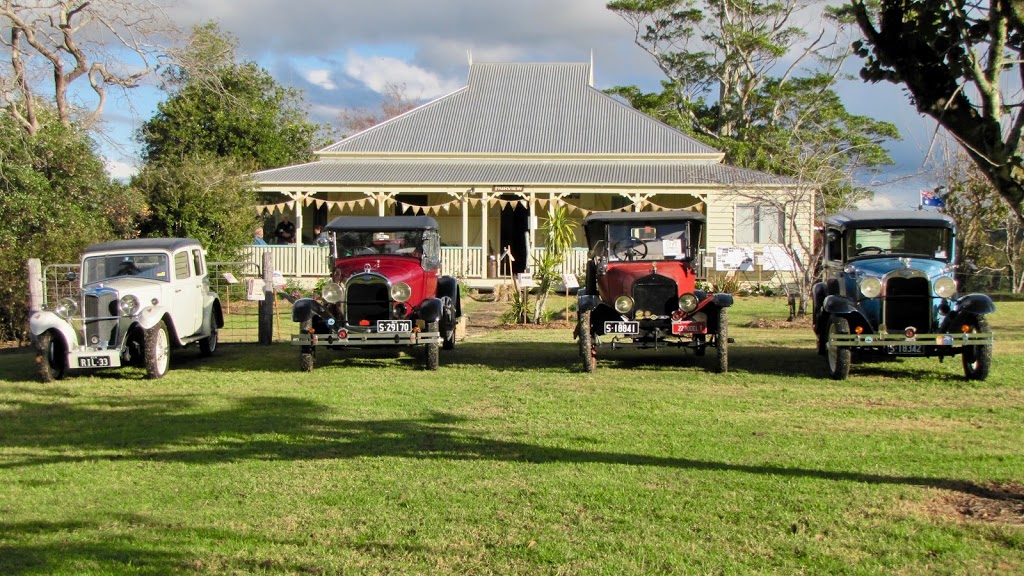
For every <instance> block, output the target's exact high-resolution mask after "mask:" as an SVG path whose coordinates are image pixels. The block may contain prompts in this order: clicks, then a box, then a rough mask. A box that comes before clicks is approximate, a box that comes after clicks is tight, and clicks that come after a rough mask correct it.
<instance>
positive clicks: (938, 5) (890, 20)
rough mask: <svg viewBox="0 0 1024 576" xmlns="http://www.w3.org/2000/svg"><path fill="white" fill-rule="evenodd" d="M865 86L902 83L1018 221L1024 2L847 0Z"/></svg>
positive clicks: (1023, 192) (1023, 204) (1023, 180)
mask: <svg viewBox="0 0 1024 576" xmlns="http://www.w3.org/2000/svg"><path fill="white" fill-rule="evenodd" d="M846 9H847V10H848V11H849V13H850V14H852V16H853V17H854V18H855V19H856V22H857V25H858V26H859V28H860V30H861V32H862V33H863V34H864V38H863V39H862V40H860V41H858V42H855V43H854V47H855V49H856V51H857V54H858V55H859V56H861V57H863V58H864V59H865V61H864V66H863V68H862V69H861V77H862V78H864V79H865V80H867V81H868V82H880V81H886V82H892V83H894V84H902V85H904V86H906V88H907V90H908V91H909V92H910V95H911V99H912V101H913V103H914V104H915V105H916V106H917V110H918V111H919V112H921V113H922V114H927V115H928V116H931V117H932V118H934V119H935V120H936V121H937V122H938V123H939V125H940V126H942V127H943V128H945V129H946V130H947V131H948V132H949V133H950V134H952V135H953V136H954V137H955V138H956V139H957V140H958V141H959V142H960V144H961V145H962V146H963V148H964V150H965V151H966V152H967V154H968V156H970V158H971V160H973V161H974V162H975V163H976V164H977V165H978V168H979V169H980V170H981V171H982V172H983V173H984V174H985V176H986V177H987V178H988V179H989V181H991V182H992V184H993V186H994V187H995V190H996V192H997V193H998V194H999V195H1000V196H1002V197H1003V198H1004V199H1005V200H1006V201H1007V203H1008V204H1009V205H1010V209H1011V210H1012V211H1013V212H1014V214H1016V216H1017V218H1018V219H1021V220H1024V156H1022V155H1021V149H1020V146H1021V134H1022V130H1024V114H1022V113H1021V112H1022V110H1021V109H1022V107H1024V91H1022V83H1024V66H1022V59H1024V22H1022V11H1024V3H1022V2H1020V0H988V1H984V2H982V1H976V0H972V1H968V0H942V1H935V0H868V1H865V0H851V2H850V3H849V5H848V6H847V7H846Z"/></svg>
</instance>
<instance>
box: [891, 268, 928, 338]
mask: <svg viewBox="0 0 1024 576" xmlns="http://www.w3.org/2000/svg"><path fill="white" fill-rule="evenodd" d="M931 317H932V297H931V285H930V284H929V282H928V279H927V278H901V277H899V276H896V277H893V278H890V279H889V280H888V281H887V282H886V284H885V319H884V321H885V326H886V328H888V329H889V330H890V331H902V330H903V329H904V328H907V327H908V326H913V327H915V328H917V330H918V331H919V332H927V331H929V330H930V329H931Z"/></svg>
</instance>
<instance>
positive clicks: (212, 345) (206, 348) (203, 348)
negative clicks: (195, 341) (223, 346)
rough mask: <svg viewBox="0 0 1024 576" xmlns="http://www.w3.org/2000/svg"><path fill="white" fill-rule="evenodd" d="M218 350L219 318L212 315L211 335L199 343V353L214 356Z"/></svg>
mask: <svg viewBox="0 0 1024 576" xmlns="http://www.w3.org/2000/svg"><path fill="white" fill-rule="evenodd" d="M216 350H217V318H216V317H215V316H214V315H213V314H210V335H209V336H207V337H206V338H203V339H202V340H200V341H199V353H200V354H202V355H203V356H212V355H213V353H214V352H215V351H216Z"/></svg>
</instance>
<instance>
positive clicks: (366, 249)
mask: <svg viewBox="0 0 1024 576" xmlns="http://www.w3.org/2000/svg"><path fill="white" fill-rule="evenodd" d="M337 238H338V256H339V257H340V258H345V257H348V256H374V255H388V256H413V257H415V258H419V257H420V256H421V255H422V254H423V230H396V231H389V232H364V231H341V232H338V234H337Z"/></svg>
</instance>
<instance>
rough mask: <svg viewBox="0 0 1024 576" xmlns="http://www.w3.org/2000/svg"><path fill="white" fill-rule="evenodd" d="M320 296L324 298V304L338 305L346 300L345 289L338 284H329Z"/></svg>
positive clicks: (321, 291)
mask: <svg viewBox="0 0 1024 576" xmlns="http://www.w3.org/2000/svg"><path fill="white" fill-rule="evenodd" d="M320 296H322V297H323V299H324V302H329V303H331V304H337V303H338V302H341V301H342V300H344V299H345V289H344V288H343V287H342V286H341V284H338V283H337V282H327V283H325V284H324V287H323V289H322V290H320Z"/></svg>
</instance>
